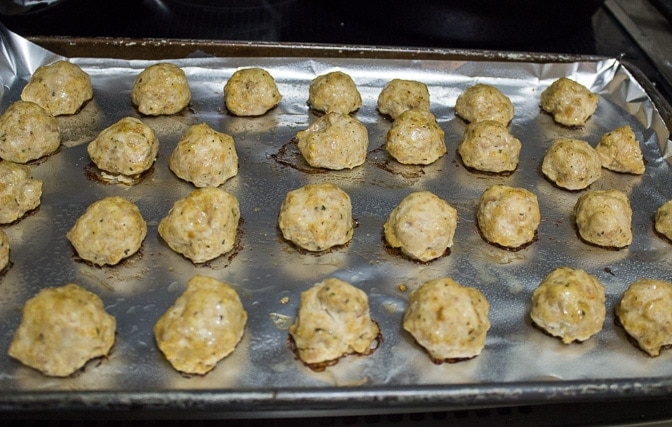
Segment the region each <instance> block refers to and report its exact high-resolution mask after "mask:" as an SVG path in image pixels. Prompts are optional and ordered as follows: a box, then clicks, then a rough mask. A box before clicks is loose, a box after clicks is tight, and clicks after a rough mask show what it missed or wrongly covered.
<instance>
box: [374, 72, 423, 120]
mask: <svg viewBox="0 0 672 427" xmlns="http://www.w3.org/2000/svg"><path fill="white" fill-rule="evenodd" d="M412 108H417V109H420V110H426V111H429V90H428V89H427V85H425V84H424V83H421V82H417V81H414V80H401V79H394V80H391V81H390V82H389V83H388V84H386V85H385V87H384V88H383V90H382V91H381V92H380V95H378V111H380V113H381V114H386V115H388V116H390V117H391V118H393V119H396V118H397V117H399V115H400V114H401V113H403V112H404V111H406V110H410V109H412Z"/></svg>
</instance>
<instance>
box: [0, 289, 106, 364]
mask: <svg viewBox="0 0 672 427" xmlns="http://www.w3.org/2000/svg"><path fill="white" fill-rule="evenodd" d="M115 330H116V321H115V319H114V317H113V316H111V315H109V314H108V313H107V312H106V311H105V307H104V306H103V302H102V300H101V299H100V298H99V297H98V296H97V295H95V294H93V293H91V292H89V291H87V290H86V289H84V288H82V287H80V286H79V285H76V284H74V283H69V284H67V285H65V286H62V287H58V288H46V289H42V290H41V291H40V292H38V293H37V295H35V296H34V297H33V298H31V299H29V300H28V301H27V302H26V304H25V305H24V306H23V317H22V318H21V324H20V325H19V327H18V329H17V330H16V333H15V334H14V338H13V339H12V342H11V344H10V346H9V352H8V353H9V355H10V356H12V357H13V358H15V359H17V360H19V361H20V362H21V363H23V364H24V365H26V366H30V367H31V368H34V369H37V370H39V371H40V372H42V373H43V374H45V375H49V376H54V377H66V376H68V375H71V374H72V373H74V372H76V371H77V370H78V369H80V368H81V367H83V366H84V365H85V364H86V362H88V361H89V360H91V359H95V358H97V357H101V356H103V357H104V356H107V355H108V354H109V352H110V349H111V348H112V345H113V344H114V335H115Z"/></svg>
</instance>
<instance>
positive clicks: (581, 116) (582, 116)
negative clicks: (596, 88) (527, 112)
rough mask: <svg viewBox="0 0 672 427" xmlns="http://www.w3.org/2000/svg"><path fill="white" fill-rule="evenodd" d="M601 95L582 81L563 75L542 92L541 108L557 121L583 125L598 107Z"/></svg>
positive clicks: (564, 123)
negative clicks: (592, 90)
mask: <svg viewBox="0 0 672 427" xmlns="http://www.w3.org/2000/svg"><path fill="white" fill-rule="evenodd" d="M598 99H599V97H598V96H597V95H596V94H594V93H592V92H591V91H590V90H589V89H588V88H587V87H585V86H583V85H582V84H581V83H577V82H575V81H574V80H571V79H568V78H567V77H561V78H560V79H558V80H556V81H555V82H553V84H551V85H550V86H549V87H547V88H546V89H544V91H543V92H542V93H541V108H542V110H544V111H546V112H547V113H549V114H551V115H552V116H553V120H555V122H556V123H559V124H561V125H565V126H570V127H574V126H582V125H583V124H584V123H586V121H588V119H589V118H590V116H592V115H593V113H594V112H595V110H596V109H597V101H598Z"/></svg>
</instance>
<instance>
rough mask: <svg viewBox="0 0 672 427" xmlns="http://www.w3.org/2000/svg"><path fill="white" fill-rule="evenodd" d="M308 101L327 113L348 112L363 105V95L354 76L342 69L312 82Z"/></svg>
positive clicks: (313, 106)
mask: <svg viewBox="0 0 672 427" xmlns="http://www.w3.org/2000/svg"><path fill="white" fill-rule="evenodd" d="M308 103H309V104H310V106H311V107H312V108H314V109H315V110H318V111H324V112H325V113H331V112H336V113H341V114H348V113H352V112H353V111H357V110H358V109H359V107H361V106H362V96H361V95H360V94H359V91H358V90H357V86H356V85H355V82H354V81H353V80H352V77H350V76H349V75H347V74H346V73H344V72H342V71H333V72H331V73H327V74H323V75H321V76H317V77H315V78H314V79H313V80H312V81H311V82H310V87H309V89H308Z"/></svg>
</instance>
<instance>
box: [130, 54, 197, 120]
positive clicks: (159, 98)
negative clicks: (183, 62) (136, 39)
mask: <svg viewBox="0 0 672 427" xmlns="http://www.w3.org/2000/svg"><path fill="white" fill-rule="evenodd" d="M190 100H191V90H190V89H189V82H188V81H187V75H186V74H185V73H184V71H183V70H182V69H181V68H180V67H178V66H176V65H173V64H169V63H166V62H163V63H159V64H154V65H151V66H149V67H147V68H145V69H144V70H143V71H142V72H141V73H140V74H138V76H137V77H136V79H135V82H133V90H132V91H131V101H132V102H133V105H135V106H137V107H138V111H140V112H141V113H142V114H146V115H148V116H159V115H162V114H175V113H178V112H180V111H182V110H184V108H185V107H186V106H187V105H188V104H189V101H190Z"/></svg>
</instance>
